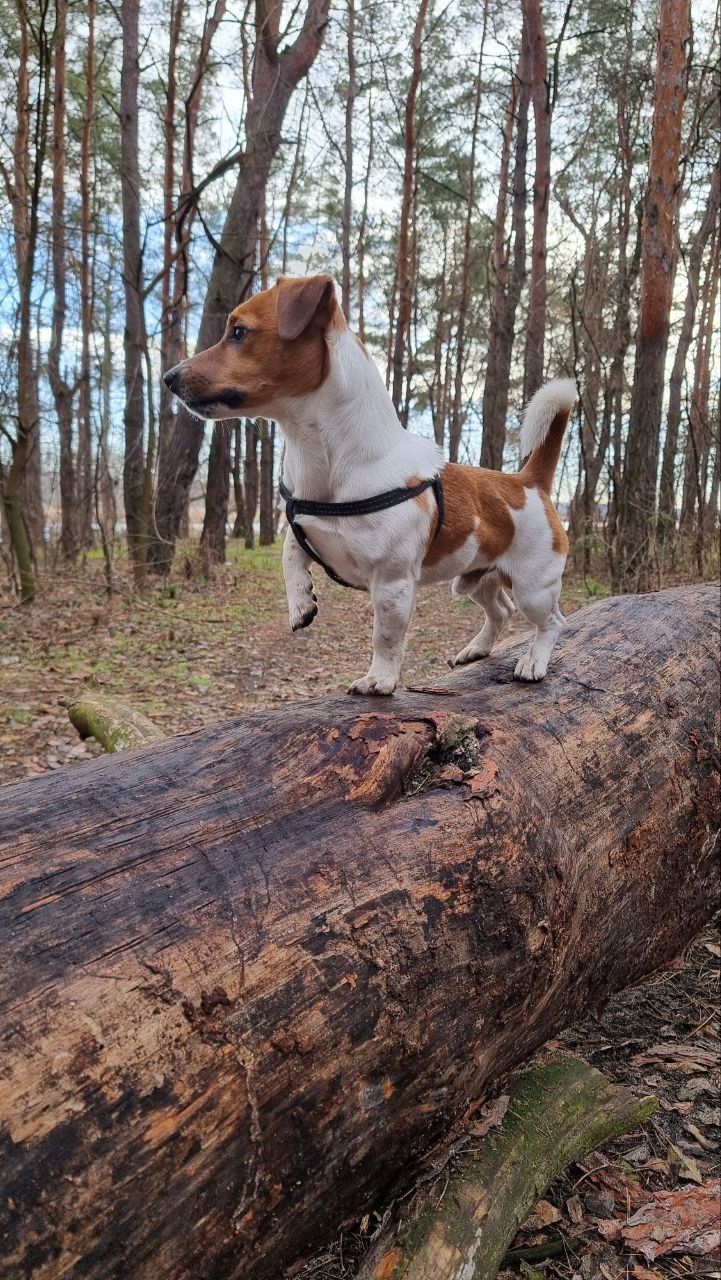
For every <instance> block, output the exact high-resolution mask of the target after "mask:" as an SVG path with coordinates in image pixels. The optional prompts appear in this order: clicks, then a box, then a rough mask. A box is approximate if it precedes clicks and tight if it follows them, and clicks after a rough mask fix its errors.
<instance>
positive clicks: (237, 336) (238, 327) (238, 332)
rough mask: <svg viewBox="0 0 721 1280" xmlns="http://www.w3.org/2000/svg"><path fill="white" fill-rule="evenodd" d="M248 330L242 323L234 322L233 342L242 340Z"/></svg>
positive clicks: (232, 330) (231, 338)
mask: <svg viewBox="0 0 721 1280" xmlns="http://www.w3.org/2000/svg"><path fill="white" fill-rule="evenodd" d="M247 332H248V330H247V329H244V328H243V326H242V324H234V325H233V327H232V329H231V331H230V340H231V342H242V341H243V338H244V337H245V335H246V333H247Z"/></svg>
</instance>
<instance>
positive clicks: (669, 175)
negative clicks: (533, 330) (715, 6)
mask: <svg viewBox="0 0 721 1280" xmlns="http://www.w3.org/2000/svg"><path fill="white" fill-rule="evenodd" d="M688 37H689V0H661V8H660V13H659V27H658V52H657V60H656V88H655V100H654V113H653V134H652V139H651V156H650V160H649V171H650V172H649V189H648V195H647V198H646V208H645V213H644V223H643V251H642V252H643V256H642V266H641V297H640V304H639V320H638V332H637V335H636V361H635V369H634V381H633V391H632V394H631V412H630V416H629V424H628V438H627V442H626V456H625V459H624V474H623V485H622V486H621V492H620V495H619V498H620V506H619V513H618V530H617V548H616V555H615V564H614V576H615V584H614V585H615V587H616V589H620V590H625V591H634V590H644V589H647V588H648V586H649V584H650V571H651V563H652V560H651V539H652V535H653V532H654V526H655V517H656V479H657V474H658V455H659V442H660V434H661V409H662V404H663V389H664V367H665V363H666V349H667V346H668V334H669V324H670V313H671V301H672V294H673V280H674V268H675V241H676V219H677V213H678V166H679V155H680V151H681V123H682V117H683V108H684V102H685V99H686V41H687V40H688Z"/></svg>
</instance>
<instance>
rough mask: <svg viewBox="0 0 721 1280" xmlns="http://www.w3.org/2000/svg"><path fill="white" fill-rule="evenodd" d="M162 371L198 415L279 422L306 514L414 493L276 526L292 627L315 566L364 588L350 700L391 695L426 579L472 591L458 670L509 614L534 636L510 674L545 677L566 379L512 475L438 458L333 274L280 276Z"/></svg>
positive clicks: (555, 585)
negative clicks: (364, 624)
mask: <svg viewBox="0 0 721 1280" xmlns="http://www.w3.org/2000/svg"><path fill="white" fill-rule="evenodd" d="M164 376H165V382H166V385H167V386H168V387H169V388H170V390H171V391H172V392H173V393H174V394H175V395H176V396H177V397H178V398H179V399H180V400H181V401H182V402H183V403H184V404H185V405H186V406H187V408H188V409H189V410H191V411H192V412H193V413H195V414H196V415H197V416H198V417H200V418H203V419H208V418H212V419H222V418H235V417H238V415H239V414H241V413H242V414H243V415H244V416H246V415H247V416H250V417H255V416H259V417H265V418H272V419H274V420H275V421H276V422H278V423H280V425H281V427H282V429H283V432H284V435H285V440H286V448H285V459H284V464H283V482H284V485H285V487H286V489H287V490H288V491H290V492H292V493H293V495H294V496H295V497H296V498H298V499H302V500H310V505H311V506H312V504H313V502H314V501H315V502H321V503H324V504H329V503H339V502H342V503H348V504H353V503H355V504H356V505H357V503H358V500H359V499H367V498H373V497H375V496H376V495H385V494H387V491H397V490H398V489H405V490H412V491H413V495H414V496H411V497H410V498H409V500H408V501H403V502H397V504H396V505H393V506H391V507H383V508H381V509H375V510H373V511H372V512H371V513H369V514H362V515H347V514H346V515H345V516H344V517H343V518H341V517H340V516H337V515H321V516H319V515H304V516H303V521H302V535H301V534H300V533H299V534H298V536H296V533H294V531H293V527H292V526H291V525H289V527H288V530H287V532H286V536H285V542H284V547H283V574H284V578H285V587H286V594H287V598H288V612H289V616H290V625H291V627H292V629H293V630H294V631H297V630H299V629H300V628H302V627H307V626H309V625H310V623H312V621H313V619H314V618H315V616H316V614H317V612H318V606H317V601H316V596H315V593H314V590H313V579H312V577H311V572H310V570H311V565H312V563H313V559H317V560H319V561H320V563H322V564H323V565H324V567H327V568H329V569H331V570H332V571H333V572H334V574H335V575H337V577H338V578H339V579H340V580H342V581H343V582H344V584H345V585H349V586H355V587H360V588H365V589H367V590H368V591H369V592H370V597H371V601H372V604H373V613H374V622H373V657H372V661H371V664H370V668H369V670H368V672H367V674H366V675H364V676H362V677H361V678H360V679H358V680H354V681H353V683H352V684H351V685H350V688H349V690H348V691H349V693H356V694H386V695H387V694H392V693H393V691H394V690H395V688H396V686H397V684H398V679H399V676H400V671H401V663H402V658H403V650H404V646H405V638H406V632H407V630H408V625H409V623H410V620H411V615H412V613H413V608H414V604H415V599H416V591H417V589H418V588H419V587H423V586H426V585H428V584H430V583H434V582H448V581H450V582H452V593H453V595H455V596H469V597H470V598H471V599H472V600H475V602H476V603H477V604H479V605H480V606H481V608H482V609H483V610H484V613H485V622H484V624H483V626H482V628H481V630H480V631H479V632H478V634H477V635H476V636H474V638H473V639H472V640H471V641H470V643H469V644H467V645H466V647H465V649H462V650H461V652H460V653H459V654H458V655H457V656H456V658H455V659H454V660H453V661H452V662H451V665H452V666H460V665H463V664H465V663H469V662H475V661H476V659H479V658H485V657H486V656H487V655H488V654H489V653H490V652H491V649H492V648H493V645H494V644H495V642H496V640H497V639H498V637H499V636H500V634H501V632H502V631H503V629H504V627H505V626H506V624H507V623H508V621H509V619H510V618H511V615H512V614H513V612H514V607H515V608H518V609H519V610H520V612H521V613H522V614H523V615H524V616H525V617H526V618H527V620H528V621H529V622H530V623H531V624H533V626H534V627H535V634H534V635H533V638H532V640H531V643H530V645H529V647H528V651H527V652H526V653H525V654H524V655H523V657H522V658H521V659H520V661H519V662H518V665H517V666H516V669H515V676H516V678H517V679H519V680H528V681H535V680H541V679H542V678H543V677H544V676H545V674H546V670H547V668H548V661H549V658H550V656H551V653H552V651H553V648H554V645H555V644H556V641H557V640H558V637H559V635H560V632H561V630H562V628H563V625H564V617H563V614H562V613H561V611H560V608H559V603H558V602H559V597H560V593H561V577H562V574H563V570H564V567H565V563H566V555H567V552H568V539H567V537H566V533H565V530H564V528H563V525H562V523H561V521H560V519H559V516H558V514H557V512H556V510H555V508H554V506H553V503H552V502H551V498H550V491H551V485H552V481H553V475H554V472H555V469H556V466H557V464H558V460H559V457H560V452H561V443H562V440H563V435H564V432H565V430H566V426H567V423H568V419H569V416H570V413H571V409H572V408H573V404H574V402H575V399H576V386H575V383H574V382H572V381H570V380H559V381H555V382H550V383H548V384H547V385H546V386H544V387H542V388H541V389H540V390H539V391H537V392H536V394H535V395H534V396H533V398H532V400H531V402H530V404H529V405H528V408H527V410H526V414H525V417H524V421H523V425H522V430H521V452H522V455H523V457H524V458H526V462H525V465H524V466H523V468H522V470H521V471H520V472H519V473H518V474H517V475H509V474H506V473H502V472H499V471H490V470H486V469H484V468H480V467H470V466H459V465H457V464H456V463H451V462H444V460H443V455H442V452H441V449H440V447H439V446H438V445H437V444H436V443H435V442H434V441H433V440H430V439H426V438H424V437H421V436H417V435H413V434H412V433H411V432H410V431H406V430H405V429H404V428H403V427H402V426H401V424H400V422H399V421H398V418H397V416H396V412H395V409H394V408H393V404H392V402H391V399H390V396H389V395H388V392H387V390H386V388H385V386H384V384H383V379H382V377H381V375H380V372H379V370H378V368H377V366H376V364H375V362H374V360H373V359H372V358H371V357H370V356H369V355H368V353H367V351H366V350H365V348H364V346H363V344H362V343H361V342H360V340H359V339H358V338H357V337H356V336H355V334H353V333H352V332H351V330H350V328H349V327H348V325H347V323H346V321H345V318H344V316H343V312H342V310H341V307H340V305H339V303H338V300H337V288H336V285H335V282H334V280H333V278H332V277H331V276H328V275H316V276H311V277H308V278H306V279H295V278H291V277H281V278H280V279H279V280H278V281H277V282H276V284H275V285H274V286H273V288H271V289H267V290H265V291H264V292H262V293H258V294H255V295H254V296H253V297H251V298H249V299H248V301H247V302H244V303H242V304H241V305H240V306H238V307H236V308H235V310H234V311H233V312H231V314H230V316H229V317H228V321H227V325H226V329H225V333H224V335H223V337H222V338H221V340H220V342H218V343H217V344H216V345H215V346H214V347H210V348H208V349H207V350H205V351H201V352H199V353H198V354H197V355H195V356H193V357H191V358H190V359H188V360H184V361H182V362H181V363H180V364H178V365H176V366H175V367H174V368H173V369H169V370H168V372H167V373H166V374H165V375H164ZM435 477H440V490H439V487H438V485H437V486H436V489H435V490H433V489H431V488H429V487H424V488H422V491H420V490H421V483H420V482H422V481H428V482H430V481H431V480H433V479H434V478H435ZM401 496H402V497H405V496H407V495H406V494H405V493H404V494H402V495H401ZM397 497H398V495H397V492H396V498H397ZM441 498H442V506H443V510H442V511H441V510H440V509H439V504H440V502H441ZM299 538H300V539H301V540H299ZM302 543H305V545H302ZM508 590H512V591H513V601H512V600H511V598H510V596H509V595H508Z"/></svg>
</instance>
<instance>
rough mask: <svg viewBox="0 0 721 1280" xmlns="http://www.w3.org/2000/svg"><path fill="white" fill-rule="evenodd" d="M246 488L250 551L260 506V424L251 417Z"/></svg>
mask: <svg viewBox="0 0 721 1280" xmlns="http://www.w3.org/2000/svg"><path fill="white" fill-rule="evenodd" d="M243 477H244V485H243V487H244V489H245V546H246V548H247V550H248V551H250V550H252V548H253V547H254V545H255V528H254V525H255V512H256V509H257V506H258V424H257V422H254V421H253V419H251V418H246V420H245V465H244V470H243Z"/></svg>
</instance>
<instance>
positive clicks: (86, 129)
mask: <svg viewBox="0 0 721 1280" xmlns="http://www.w3.org/2000/svg"><path fill="white" fill-rule="evenodd" d="M87 12H88V43H87V49H86V54H85V86H84V94H85V101H84V108H83V124H82V133H81V138H80V331H81V348H80V380H79V384H78V467H77V471H78V477H77V479H78V543H79V545H80V546H81V547H83V548H85V547H89V546H90V545H91V544H92V540H93V533H92V508H93V466H92V455H93V449H92V437H93V426H92V412H91V408H92V398H91V385H90V369H91V361H90V336H91V333H92V327H93V272H92V267H91V224H92V216H93V209H92V189H91V182H90V171H91V142H92V136H91V131H92V124H93V115H94V113H95V12H96V0H88V10H87ZM106 450H107V442H106ZM106 472H107V460H106V461H103V460H102V459H101V460H100V467H99V468H98V469H97V473H98V477H99V478H100V481H101V483H106V480H105V474H106ZM100 505H101V507H102V506H103V503H102V502H101V504H100Z"/></svg>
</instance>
